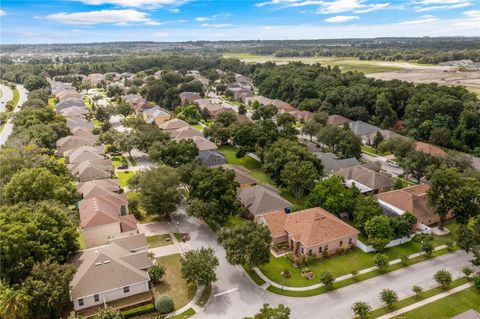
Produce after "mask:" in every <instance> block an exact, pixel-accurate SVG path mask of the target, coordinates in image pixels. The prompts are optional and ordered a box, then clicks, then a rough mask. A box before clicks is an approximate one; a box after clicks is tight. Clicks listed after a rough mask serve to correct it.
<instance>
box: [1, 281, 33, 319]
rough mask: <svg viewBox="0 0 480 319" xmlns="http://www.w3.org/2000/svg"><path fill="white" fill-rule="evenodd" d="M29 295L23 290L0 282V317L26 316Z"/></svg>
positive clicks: (13, 318)
mask: <svg viewBox="0 0 480 319" xmlns="http://www.w3.org/2000/svg"><path fill="white" fill-rule="evenodd" d="M29 303H30V297H29V296H27V295H26V294H25V292H24V291H23V290H15V289H12V288H10V287H8V286H6V285H5V284H0V317H1V318H4V319H20V318H27V317H28V313H29V309H28V305H29Z"/></svg>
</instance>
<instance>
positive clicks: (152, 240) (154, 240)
mask: <svg viewBox="0 0 480 319" xmlns="http://www.w3.org/2000/svg"><path fill="white" fill-rule="evenodd" d="M146 238H147V244H148V247H149V248H154V247H161V246H167V245H171V244H173V242H172V238H170V235H169V234H164V235H155V236H147V237H146Z"/></svg>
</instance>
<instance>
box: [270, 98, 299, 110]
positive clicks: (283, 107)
mask: <svg viewBox="0 0 480 319" xmlns="http://www.w3.org/2000/svg"><path fill="white" fill-rule="evenodd" d="M272 105H273V106H275V107H276V108H277V109H279V110H283V111H284V112H287V113H289V112H295V111H298V109H296V108H294V107H293V106H291V105H290V104H289V103H287V102H284V101H282V100H278V99H275V100H273V101H272Z"/></svg>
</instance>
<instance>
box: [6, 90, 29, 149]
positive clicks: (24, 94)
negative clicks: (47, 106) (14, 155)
mask: <svg viewBox="0 0 480 319" xmlns="http://www.w3.org/2000/svg"><path fill="white" fill-rule="evenodd" d="M16 86H17V90H18V92H19V93H20V99H19V100H18V104H17V106H16V108H15V109H14V110H13V112H18V111H19V110H20V106H22V105H23V103H25V102H26V101H27V95H28V91H27V90H26V89H25V88H24V87H23V85H20V84H16ZM12 130H13V124H12V120H11V119H10V120H8V122H7V124H5V126H4V127H3V129H2V131H1V132H0V146H2V145H4V144H5V142H6V141H7V139H8V137H9V136H10V134H12Z"/></svg>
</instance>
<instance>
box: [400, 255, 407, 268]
mask: <svg viewBox="0 0 480 319" xmlns="http://www.w3.org/2000/svg"><path fill="white" fill-rule="evenodd" d="M400 263H401V264H402V265H403V266H406V265H407V264H408V256H407V255H405V254H401V255H400Z"/></svg>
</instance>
